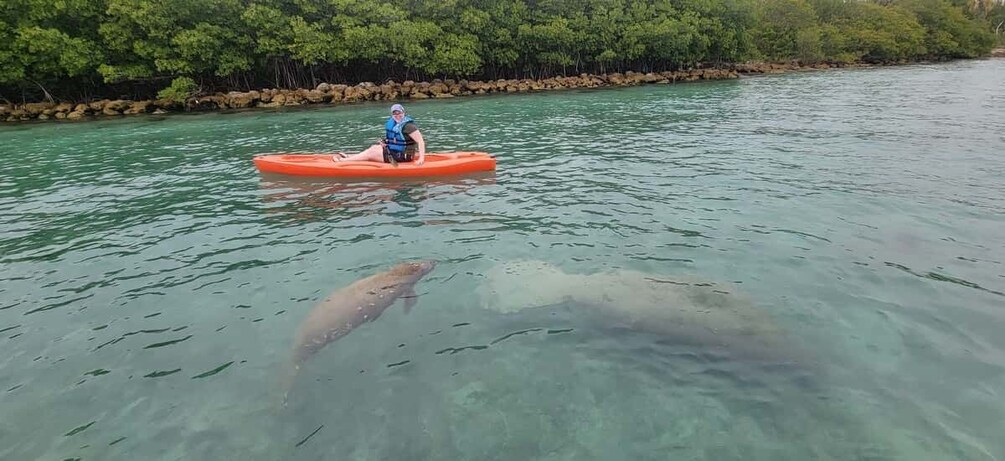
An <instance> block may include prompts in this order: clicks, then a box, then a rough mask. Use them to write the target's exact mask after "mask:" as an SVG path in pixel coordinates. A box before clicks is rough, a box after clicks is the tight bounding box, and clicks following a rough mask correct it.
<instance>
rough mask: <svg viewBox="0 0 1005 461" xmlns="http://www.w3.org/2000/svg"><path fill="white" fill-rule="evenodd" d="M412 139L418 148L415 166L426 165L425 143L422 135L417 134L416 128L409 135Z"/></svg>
mask: <svg viewBox="0 0 1005 461" xmlns="http://www.w3.org/2000/svg"><path fill="white" fill-rule="evenodd" d="M409 136H411V137H412V139H414V140H415V144H416V145H417V146H418V147H419V154H418V157H416V159H415V164H416V165H422V164H423V163H426V141H425V140H424V139H422V133H420V132H419V130H418V128H416V130H415V131H413V132H412V133H410V134H409Z"/></svg>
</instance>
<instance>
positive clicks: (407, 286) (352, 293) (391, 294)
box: [284, 261, 436, 394]
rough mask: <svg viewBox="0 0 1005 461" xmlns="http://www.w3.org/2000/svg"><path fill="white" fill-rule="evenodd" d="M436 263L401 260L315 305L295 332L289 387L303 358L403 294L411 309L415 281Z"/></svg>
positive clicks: (384, 307)
mask: <svg viewBox="0 0 1005 461" xmlns="http://www.w3.org/2000/svg"><path fill="white" fill-rule="evenodd" d="M434 267H436V263H435V262H433V261H415V262H406V263H401V264H398V265H396V266H394V267H392V268H391V269H390V270H387V271H385V272H381V273H378V274H374V275H371V276H369V277H366V278H363V279H360V280H357V281H355V282H353V283H352V284H350V285H349V286H346V287H345V288H342V289H340V290H338V291H336V292H334V293H332V294H331V295H329V296H328V297H327V298H325V299H324V300H323V301H321V302H320V303H318V305H316V306H314V309H313V310H311V312H310V313H309V314H307V317H306V318H305V319H304V321H303V322H302V323H301V324H300V328H299V330H298V331H297V334H296V340H295V341H294V344H293V360H292V371H291V373H290V375H289V379H288V382H287V385H286V391H287V392H288V390H289V387H290V386H291V385H292V382H293V380H294V378H295V376H296V374H297V372H298V371H299V370H300V367H301V366H302V365H303V364H304V362H306V361H307V360H308V359H310V358H311V357H312V356H313V355H314V354H315V353H317V352H318V351H320V350H321V349H322V348H324V347H325V346H326V345H328V344H329V343H331V342H332V341H335V340H337V339H339V338H341V337H343V336H345V335H347V334H349V332H350V331H352V330H353V329H354V328H356V327H359V326H360V325H362V324H364V323H367V322H372V321H373V320H375V319H377V317H380V314H382V313H383V312H384V310H385V309H387V308H388V307H390V306H391V305H392V304H394V302H395V301H397V300H398V298H404V300H405V301H404V302H405V312H408V310H409V309H411V307H412V306H413V305H414V304H415V301H416V294H415V290H414V287H415V284H416V283H417V282H418V281H419V280H420V279H422V277H423V276H425V275H426V274H428V273H429V272H430V271H432V270H433V268H434ZM284 394H285V392H284Z"/></svg>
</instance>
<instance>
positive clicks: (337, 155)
mask: <svg viewBox="0 0 1005 461" xmlns="http://www.w3.org/2000/svg"><path fill="white" fill-rule="evenodd" d="M347 157H348V156H347V155H346V154H345V152H336V153H335V155H333V156H332V160H333V161H335V162H341V161H343V160H345V159H346V158H347Z"/></svg>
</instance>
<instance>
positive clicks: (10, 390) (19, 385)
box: [7, 384, 24, 392]
mask: <svg viewBox="0 0 1005 461" xmlns="http://www.w3.org/2000/svg"><path fill="white" fill-rule="evenodd" d="M21 386H24V384H18V385H16V386H14V387H11V388H10V389H7V392H14V391H16V390H18V389H20V388H21Z"/></svg>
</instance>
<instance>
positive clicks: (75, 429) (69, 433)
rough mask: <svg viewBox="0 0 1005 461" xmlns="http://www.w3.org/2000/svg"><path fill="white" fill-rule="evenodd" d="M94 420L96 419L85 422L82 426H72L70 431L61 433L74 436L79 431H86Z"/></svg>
mask: <svg viewBox="0 0 1005 461" xmlns="http://www.w3.org/2000/svg"><path fill="white" fill-rule="evenodd" d="M96 422H97V421H91V422H89V423H87V424H84V425H83V426H77V427H75V428H73V430H71V431H70V432H67V433H66V434H63V437H73V436H75V435H77V434H79V433H81V432H84V431H86V430H87V428H89V427H91V426H93V425H94V423H96Z"/></svg>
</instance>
